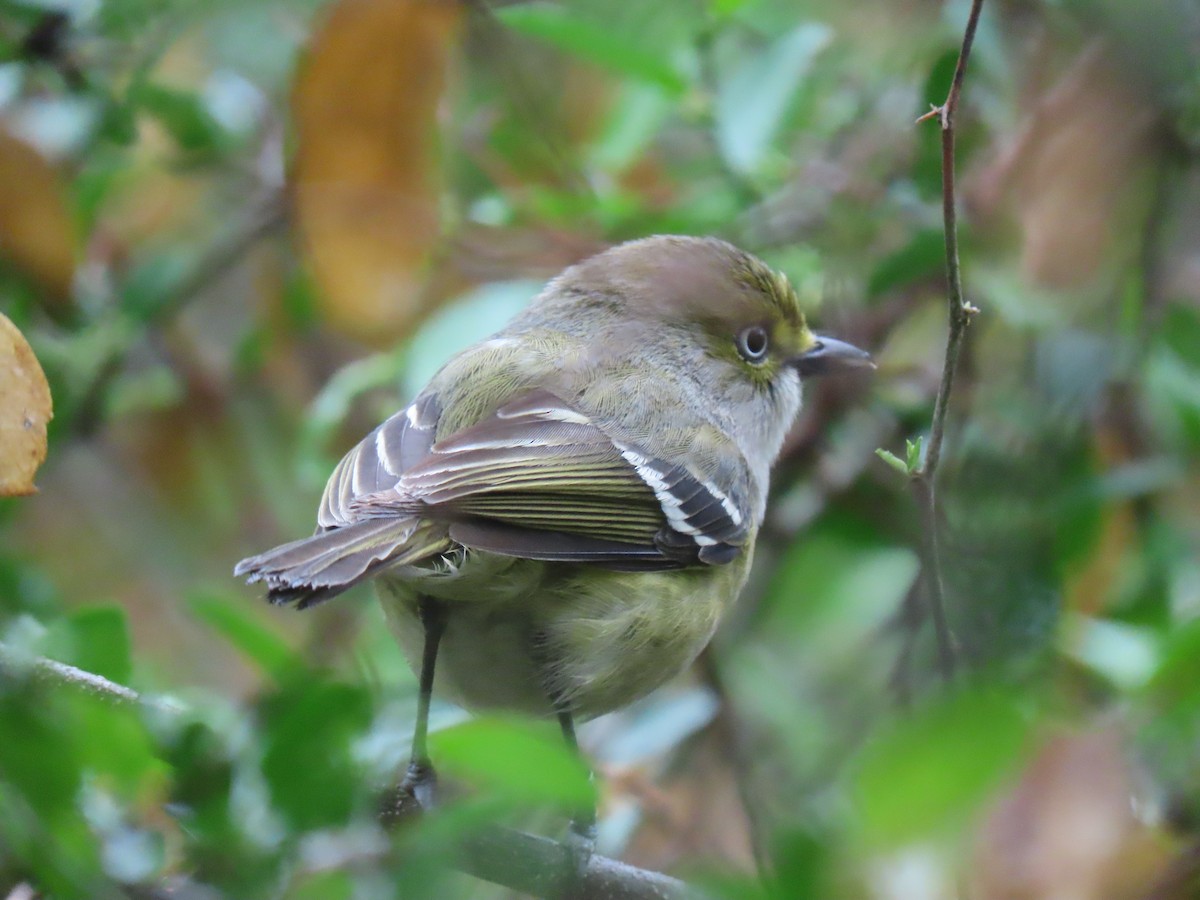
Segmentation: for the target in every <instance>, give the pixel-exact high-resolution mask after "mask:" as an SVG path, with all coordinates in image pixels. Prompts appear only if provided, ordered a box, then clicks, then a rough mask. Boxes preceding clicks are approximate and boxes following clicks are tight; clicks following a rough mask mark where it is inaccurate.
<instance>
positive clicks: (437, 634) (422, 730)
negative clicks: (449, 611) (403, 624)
mask: <svg viewBox="0 0 1200 900" xmlns="http://www.w3.org/2000/svg"><path fill="white" fill-rule="evenodd" d="M417 611H418V614H419V615H420V617H421V625H422V627H423V628H424V630H425V647H424V650H423V652H422V654H421V683H420V687H419V689H418V691H419V692H418V694H417V720H416V723H415V724H414V726H413V739H412V756H411V758H410V760H409V763H408V771H407V772H405V773H404V779H403V780H402V781H401V782H400V788H399V792H398V793H399V796H398V798H397V801H398V802H397V810H398V811H401V810H402V809H403V807H404V805H405V800H406V799H407V798H412V799H413V800H415V801H416V802H417V805H418V806H420V807H421V809H430V808H431V807H432V806H433V803H434V793H435V790H436V788H437V774H436V773H435V772H434V770H433V763H432V762H431V761H430V759H429V745H428V742H429V701H430V698H431V697H432V695H433V670H434V666H435V665H436V664H437V654H438V645H439V644H440V643H441V640H442V635H443V634H444V633H445V631H446V610H445V608H444V607H443V606H442V604H441V603H439V602H438V601H436V600H433V599H432V598H430V597H420V598H418V600H417Z"/></svg>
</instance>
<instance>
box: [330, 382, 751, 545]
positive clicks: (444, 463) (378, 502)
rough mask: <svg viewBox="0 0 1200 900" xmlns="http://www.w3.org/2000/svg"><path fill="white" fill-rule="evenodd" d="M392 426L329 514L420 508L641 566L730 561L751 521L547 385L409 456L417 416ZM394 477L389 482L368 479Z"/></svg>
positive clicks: (509, 538)
mask: <svg viewBox="0 0 1200 900" xmlns="http://www.w3.org/2000/svg"><path fill="white" fill-rule="evenodd" d="M400 416H401V417H403V418H404V419H405V420H407V418H408V416H407V414H400ZM412 418H413V419H415V421H416V424H417V425H419V424H420V423H421V422H422V421H423V420H422V416H421V415H420V414H414V415H413V416H412ZM387 427H388V423H385V424H384V426H381V430H380V431H379V432H377V436H376V438H375V439H374V440H373V441H372V440H370V439H368V441H365V442H364V444H363V445H360V450H359V455H358V456H357V457H355V458H354V459H353V460H351V456H354V454H351V455H350V456H348V457H347V459H346V460H345V461H343V463H342V466H340V467H339V472H338V473H335V475H334V477H333V478H332V479H331V480H330V487H329V488H327V491H326V500H327V501H330V502H329V506H328V509H329V514H330V518H332V517H334V516H336V517H339V518H340V517H344V518H345V519H347V520H363V519H370V518H376V517H390V516H395V515H417V516H420V517H422V518H432V519H438V520H442V521H445V522H448V523H449V526H450V534H451V536H452V537H453V538H454V539H455V540H457V541H459V542H460V543H462V544H464V545H466V546H468V547H475V548H477V549H481V550H490V551H492V552H495V553H503V554H507V555H511V556H520V557H526V558H530V559H547V560H559V561H572V562H593V563H597V564H602V565H614V566H619V567H622V568H626V567H628V568H637V569H643V568H671V567H676V566H680V565H687V564H691V563H696V562H705V563H724V562H729V561H731V560H732V559H734V558H735V557H736V556H737V554H738V552H739V551H740V548H741V546H742V544H743V543H744V542H745V539H746V536H747V534H748V531H749V528H748V523H747V522H746V521H745V520H744V519H745V517H744V514H743V513H742V512H741V510H739V508H738V506H737V504H736V503H734V502H733V501H732V500H731V499H730V497H729V496H728V495H727V494H726V493H725V492H724V491H722V490H721V489H720V487H718V486H717V485H715V484H713V483H712V482H711V481H709V480H706V479H704V478H701V477H699V476H698V475H696V474H695V473H694V472H692V471H690V470H689V469H688V468H687V466H686V465H684V464H681V463H671V462H668V461H666V460H663V459H659V458H656V457H655V456H653V455H652V454H650V453H648V452H646V451H645V450H644V449H642V448H641V447H639V446H636V445H634V444H631V443H626V442H624V441H621V440H616V439H614V438H612V437H610V436H609V435H608V434H606V433H605V432H604V431H603V430H601V429H600V428H599V427H598V426H597V425H596V424H594V423H593V422H592V421H591V419H589V417H588V416H586V415H584V414H583V413H581V412H579V411H578V410H576V409H573V408H572V407H571V406H570V405H569V404H567V403H565V402H564V401H563V400H561V399H560V398H558V397H557V396H555V395H554V394H552V393H550V392H549V391H546V390H535V391H532V392H530V393H528V394H525V395H524V396H522V397H519V398H517V399H516V400H514V401H512V402H510V403H508V404H506V405H504V406H502V407H500V408H499V409H497V410H496V411H495V412H494V413H492V414H491V415H490V416H487V417H485V418H484V419H483V420H482V421H480V422H478V423H476V424H475V425H472V426H470V427H469V428H466V429H464V430H462V431H460V432H457V433H456V434H453V435H450V436H448V437H446V438H444V439H442V440H440V441H437V442H436V443H432V442H431V443H430V444H429V446H428V452H427V453H426V454H425V455H424V456H423V457H422V458H420V459H419V460H417V461H416V462H414V463H412V464H411V465H404V466H403V468H401V465H400V464H401V463H402V462H403V460H402V459H401V457H402V455H403V452H404V451H407V450H410V449H411V448H413V447H416V446H417V443H416V441H417V440H418V438H417V437H416V436H415V429H416V426H415V425H413V424H411V423H410V424H409V426H408V427H404V426H403V425H401V426H400V430H399V432H398V434H397V436H396V438H395V441H394V442H393V441H392V440H390V439H389V438H388V436H387V432H386V429H387ZM366 445H370V446H366ZM393 446H394V448H395V449H394V450H391V449H390V448H392V447H393ZM396 471H399V476H398V477H396V476H395V474H394V473H395V472H396ZM356 473H357V474H356ZM356 478H357V481H356V480H355V479H356ZM389 479H390V481H391V484H390V485H389V486H388V487H386V488H383V489H379V488H376V489H375V490H370V489H369V488H368V489H366V490H362V488H364V487H368V486H375V485H379V483H380V482H381V481H388V480H389ZM331 494H332V496H333V498H334V499H333V500H330V498H331ZM326 509H327V507H326V504H322V514H323V515H324V514H325V513H326Z"/></svg>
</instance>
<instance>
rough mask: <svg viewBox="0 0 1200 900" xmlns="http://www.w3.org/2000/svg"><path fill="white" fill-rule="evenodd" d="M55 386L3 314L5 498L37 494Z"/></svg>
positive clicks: (0, 480)
mask: <svg viewBox="0 0 1200 900" xmlns="http://www.w3.org/2000/svg"><path fill="white" fill-rule="evenodd" d="M53 415H54V412H53V410H52V408H51V404H50V385H48V384H47V383H46V376H45V375H44V374H43V373H42V367H41V366H40V365H39V364H38V361H37V357H35V356H34V355H33V350H31V349H30V348H29V344H28V342H26V340H25V336H24V335H22V334H21V332H20V331H18V330H17V326H16V325H14V324H13V323H12V322H10V321H9V320H8V317H7V316H5V315H4V314H3V313H0V497H19V496H23V495H25V494H32V493H34V492H35V491H36V490H37V488H35V487H34V486H33V475H34V473H35V472H36V471H37V470H38V466H40V465H41V464H42V460H44V459H45V458H46V423H47V422H49V421H50V419H51V417H52V416H53Z"/></svg>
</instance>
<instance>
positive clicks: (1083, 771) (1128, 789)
mask: <svg viewBox="0 0 1200 900" xmlns="http://www.w3.org/2000/svg"><path fill="white" fill-rule="evenodd" d="M1133 799H1134V778H1133V774H1132V772H1131V770H1130V765H1129V763H1128V761H1127V760H1126V759H1125V755H1124V751H1123V747H1122V741H1121V738H1120V735H1119V734H1118V733H1117V732H1115V731H1114V730H1111V729H1106V730H1101V731H1092V732H1084V733H1079V734H1069V735H1060V736H1057V737H1054V738H1052V739H1050V740H1049V741H1047V742H1046V744H1045V746H1043V747H1042V749H1041V751H1040V752H1039V753H1038V754H1037V756H1036V757H1035V758H1034V760H1033V762H1032V763H1031V764H1030V765H1029V767H1028V768H1027V769H1026V771H1025V773H1024V774H1023V775H1022V777H1021V780H1020V782H1019V783H1018V784H1017V785H1016V786H1015V787H1014V788H1012V789H1011V790H1010V791H1009V792H1008V793H1007V794H1006V795H1005V796H1003V797H1002V798H1001V799H1000V800H999V801H998V802H997V803H996V805H995V807H994V808H993V809H992V811H991V814H990V815H989V816H988V818H987V820H986V821H985V823H984V825H983V827H982V828H981V830H980V833H979V835H978V843H977V846H976V852H975V861H974V862H975V864H974V866H973V867H972V880H973V882H974V885H973V888H974V890H973V891H972V893H971V896H972V897H975V898H978V900H1060V898H1069V900H1134V898H1139V897H1141V896H1142V895H1143V892H1144V890H1145V887H1146V885H1147V884H1150V883H1153V881H1154V879H1155V877H1156V876H1157V875H1158V874H1159V873H1161V872H1162V871H1163V869H1164V868H1165V866H1166V863H1167V860H1168V850H1167V848H1166V847H1165V845H1164V843H1163V841H1162V840H1161V839H1160V837H1159V836H1158V835H1156V834H1155V833H1154V832H1153V831H1152V830H1151V829H1149V828H1147V827H1146V826H1145V825H1143V824H1142V823H1141V822H1139V821H1138V820H1137V818H1136V817H1135V816H1134V803H1133Z"/></svg>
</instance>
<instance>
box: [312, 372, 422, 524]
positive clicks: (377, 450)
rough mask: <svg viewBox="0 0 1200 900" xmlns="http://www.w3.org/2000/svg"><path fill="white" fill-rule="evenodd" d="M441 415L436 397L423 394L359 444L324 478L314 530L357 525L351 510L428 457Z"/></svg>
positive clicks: (389, 485)
mask: <svg viewBox="0 0 1200 900" xmlns="http://www.w3.org/2000/svg"><path fill="white" fill-rule="evenodd" d="M441 415H442V408H441V404H440V403H439V402H438V398H437V395H436V394H432V393H429V394H423V395H422V396H420V397H418V398H417V399H416V400H414V401H413V403H412V404H411V405H410V406H409V407H408V408H407V409H404V410H401V411H400V412H398V413H396V414H395V415H394V416H392V417H391V418H389V419H388V420H387V421H386V422H384V423H383V424H382V425H380V426H379V427H378V428H376V429H375V430H374V431H372V432H371V433H370V434H368V435H367V436H366V437H365V438H363V439H362V440H361V441H359V442H358V444H357V445H356V446H355V447H354V448H353V449H352V450H350V452H349V453H347V454H346V455H345V456H343V457H342V461H341V462H339V463H338V464H337V468H336V469H334V470H333V474H332V475H330V476H329V481H328V482H327V483H326V484H325V493H324V495H323V496H322V497H321V508H320V510H319V511H318V512H317V525H318V526H319V527H321V528H336V527H339V526H342V525H349V524H350V523H351V522H355V521H357V520H358V519H360V518H361V516H358V515H356V514H355V513H354V512H352V510H351V508H350V507H351V504H352V503H354V502H355V501H356V500H358V499H359V498H360V497H364V496H367V495H369V494H373V493H376V492H377V491H385V490H387V489H389V488H391V487H394V486H395V484H396V482H397V481H398V480H399V479H400V476H401V474H402V473H403V472H404V471H405V470H407V469H409V468H411V467H412V466H414V465H416V464H417V463H418V462H420V461H421V460H422V459H424V458H425V457H426V456H428V455H429V451H430V449H431V448H432V447H433V440H434V434H435V432H436V431H437V425H438V420H439V419H440V418H441Z"/></svg>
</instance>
